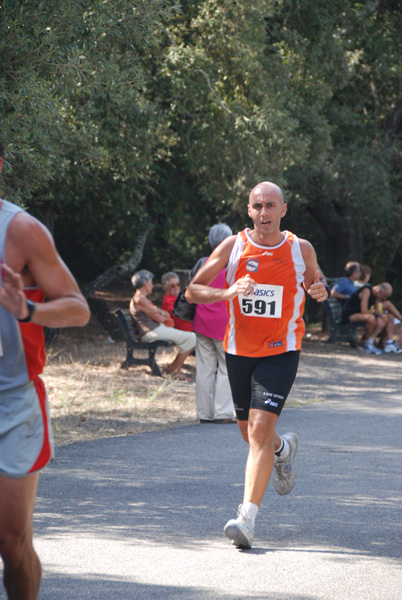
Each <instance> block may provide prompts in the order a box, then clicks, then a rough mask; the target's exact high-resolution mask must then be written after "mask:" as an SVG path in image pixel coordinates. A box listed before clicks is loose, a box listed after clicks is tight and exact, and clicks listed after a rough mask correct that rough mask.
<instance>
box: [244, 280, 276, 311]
mask: <svg viewBox="0 0 402 600" xmlns="http://www.w3.org/2000/svg"><path fill="white" fill-rule="evenodd" d="M282 298H283V286H282V285H266V284H262V283H258V284H256V286H255V288H254V292H253V293H252V294H250V295H249V296H246V295H244V294H239V304H240V309H241V312H242V314H243V315H246V316H247V317H267V318H271V319H279V318H280V317H281V316H282Z"/></svg>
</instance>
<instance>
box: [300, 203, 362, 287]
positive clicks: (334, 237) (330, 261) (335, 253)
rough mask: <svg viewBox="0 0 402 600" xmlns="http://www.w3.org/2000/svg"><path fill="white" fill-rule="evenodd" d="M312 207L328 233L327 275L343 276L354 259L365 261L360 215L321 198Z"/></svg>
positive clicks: (326, 243)
mask: <svg viewBox="0 0 402 600" xmlns="http://www.w3.org/2000/svg"><path fill="white" fill-rule="evenodd" d="M308 210H309V212H310V214H311V216H312V217H313V218H314V219H315V220H316V221H317V223H318V224H319V226H320V227H321V229H322V230H323V232H324V234H325V242H324V252H325V266H326V273H325V274H326V275H327V276H328V277H340V276H342V275H343V273H344V270H345V264H346V263H347V262H348V261H350V260H355V261H358V262H361V261H362V258H363V239H362V233H361V229H360V223H359V219H358V217H357V216H356V215H352V214H350V212H349V210H348V209H347V208H345V207H344V206H341V205H337V204H336V203H333V202H329V201H327V202H325V201H322V199H321V198H320V199H318V200H317V201H315V202H314V203H313V204H311V205H310V207H309V209H308Z"/></svg>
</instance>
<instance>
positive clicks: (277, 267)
mask: <svg viewBox="0 0 402 600" xmlns="http://www.w3.org/2000/svg"><path fill="white" fill-rule="evenodd" d="M250 231H251V230H250V229H248V228H247V229H244V230H243V231H241V232H239V233H238V234H237V239H236V241H235V244H234V246H233V250H232V253H231V255H230V258H229V262H228V266H227V271H226V284H227V286H228V287H230V286H231V285H233V283H234V282H235V281H237V280H238V279H241V278H242V277H245V276H246V275H250V277H251V278H252V279H254V280H255V282H256V286H255V289H254V292H253V294H250V295H249V296H246V295H243V294H240V295H239V296H237V297H236V298H234V299H233V300H230V301H229V302H228V308H229V315H230V316H229V323H228V326H227V329H226V334H225V339H224V342H223V344H224V348H225V351H226V352H227V353H228V354H236V355H239V356H249V357H260V356H270V355H274V354H282V353H284V352H289V351H291V350H300V349H301V342H302V338H303V334H304V329H305V326H304V321H303V318H302V317H303V311H304V302H305V293H304V288H303V286H302V283H303V280H304V272H305V270H306V266H305V263H304V260H303V256H302V253H301V249H300V243H299V240H298V238H297V237H296V236H295V235H294V234H293V233H291V232H290V231H284V232H283V234H284V236H285V237H284V240H283V241H282V242H281V243H280V244H279V245H278V246H260V245H258V244H256V243H255V242H253V241H252V240H251V238H250V235H249V234H250Z"/></svg>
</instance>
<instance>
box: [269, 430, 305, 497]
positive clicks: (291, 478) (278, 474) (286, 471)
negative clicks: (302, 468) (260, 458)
mask: <svg viewBox="0 0 402 600" xmlns="http://www.w3.org/2000/svg"><path fill="white" fill-rule="evenodd" d="M283 437H284V439H285V440H286V441H287V443H288V444H289V454H288V456H287V457H286V458H284V459H283V460H281V459H280V458H276V457H275V462H274V488H275V491H276V492H277V493H278V494H280V495H281V496H284V495H285V494H289V492H291V491H292V489H293V486H294V484H295V479H296V473H295V470H294V466H293V461H294V459H295V456H296V453H297V449H298V447H299V440H298V438H297V435H296V434H295V433H285V435H284V436H283Z"/></svg>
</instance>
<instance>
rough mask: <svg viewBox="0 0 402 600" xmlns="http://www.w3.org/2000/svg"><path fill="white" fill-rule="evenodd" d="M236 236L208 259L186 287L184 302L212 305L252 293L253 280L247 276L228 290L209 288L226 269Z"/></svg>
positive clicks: (220, 246) (227, 240)
mask: <svg viewBox="0 0 402 600" xmlns="http://www.w3.org/2000/svg"><path fill="white" fill-rule="evenodd" d="M235 241H236V236H235V235H233V236H230V237H228V238H226V239H225V240H224V241H223V242H222V243H221V244H219V246H218V247H217V248H215V250H214V251H213V252H212V254H211V256H210V257H209V258H208V260H207V262H206V263H204V265H203V266H202V267H201V269H200V270H199V271H198V272H197V274H196V275H195V277H194V279H192V281H191V283H190V284H189V285H188V287H187V291H186V300H187V301H188V302H192V303H193V304H212V303H213V302H219V301H221V300H232V299H233V298H235V297H236V296H238V295H239V294H247V293H249V294H250V293H252V291H253V286H254V284H255V281H254V279H251V277H249V276H248V275H247V276H246V277H243V278H242V279H238V280H237V281H235V283H234V284H233V285H232V286H231V287H230V288H228V289H221V288H212V287H209V284H210V283H211V281H213V280H214V279H215V277H217V276H218V275H219V273H220V272H221V271H222V269H224V268H225V267H226V265H227V264H228V261H229V257H230V254H231V252H232V249H233V246H234V243H235Z"/></svg>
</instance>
